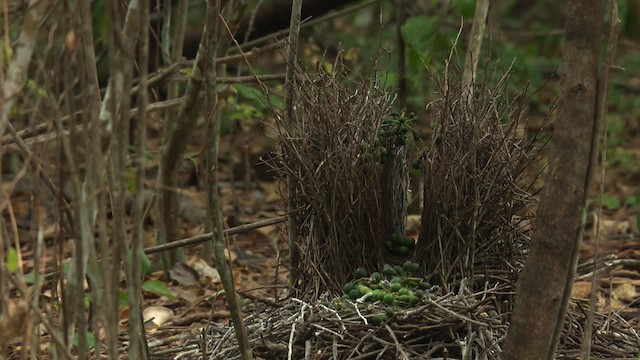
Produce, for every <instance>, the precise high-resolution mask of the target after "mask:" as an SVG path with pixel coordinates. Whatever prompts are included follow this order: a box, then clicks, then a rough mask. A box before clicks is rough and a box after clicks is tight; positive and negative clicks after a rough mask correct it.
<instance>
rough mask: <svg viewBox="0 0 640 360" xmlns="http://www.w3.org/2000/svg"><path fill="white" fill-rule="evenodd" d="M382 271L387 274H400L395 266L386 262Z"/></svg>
mask: <svg viewBox="0 0 640 360" xmlns="http://www.w3.org/2000/svg"><path fill="white" fill-rule="evenodd" d="M382 272H383V273H384V274H385V275H387V276H396V275H398V272H397V271H396V270H395V269H394V268H393V266H391V265H389V264H384V267H383V268H382Z"/></svg>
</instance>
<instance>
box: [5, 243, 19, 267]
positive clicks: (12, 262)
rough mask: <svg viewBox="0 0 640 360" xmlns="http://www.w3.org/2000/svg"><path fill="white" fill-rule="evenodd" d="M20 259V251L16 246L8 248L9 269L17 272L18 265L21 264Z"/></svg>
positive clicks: (7, 262)
mask: <svg viewBox="0 0 640 360" xmlns="http://www.w3.org/2000/svg"><path fill="white" fill-rule="evenodd" d="M19 263H20V262H19V261H18V252H17V251H16V249H15V248H13V247H10V248H9V249H8V250H7V261H6V264H7V269H8V270H9V272H12V273H13V272H16V271H17V270H18V265H19Z"/></svg>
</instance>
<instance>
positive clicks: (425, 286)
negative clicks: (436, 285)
mask: <svg viewBox="0 0 640 360" xmlns="http://www.w3.org/2000/svg"><path fill="white" fill-rule="evenodd" d="M418 288H419V289H422V290H429V289H430V288H431V284H429V283H428V282H426V281H421V282H420V283H419V284H418Z"/></svg>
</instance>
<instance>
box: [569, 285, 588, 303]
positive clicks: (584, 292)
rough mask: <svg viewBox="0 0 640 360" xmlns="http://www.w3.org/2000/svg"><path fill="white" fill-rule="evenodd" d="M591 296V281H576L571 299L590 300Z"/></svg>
mask: <svg viewBox="0 0 640 360" xmlns="http://www.w3.org/2000/svg"><path fill="white" fill-rule="evenodd" d="M590 296H591V281H576V282H575V283H573V287H572V288H571V297H572V298H577V299H588V298H589V297H590Z"/></svg>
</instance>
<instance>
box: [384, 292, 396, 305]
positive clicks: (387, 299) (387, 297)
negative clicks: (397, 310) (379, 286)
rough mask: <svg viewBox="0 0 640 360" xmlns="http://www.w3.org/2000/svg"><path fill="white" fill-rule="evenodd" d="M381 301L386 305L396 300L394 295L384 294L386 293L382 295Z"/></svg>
mask: <svg viewBox="0 0 640 360" xmlns="http://www.w3.org/2000/svg"><path fill="white" fill-rule="evenodd" d="M383 301H384V303H385V304H387V305H393V303H395V301H396V297H395V296H393V295H392V294H386V295H385V296H384V299H383Z"/></svg>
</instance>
